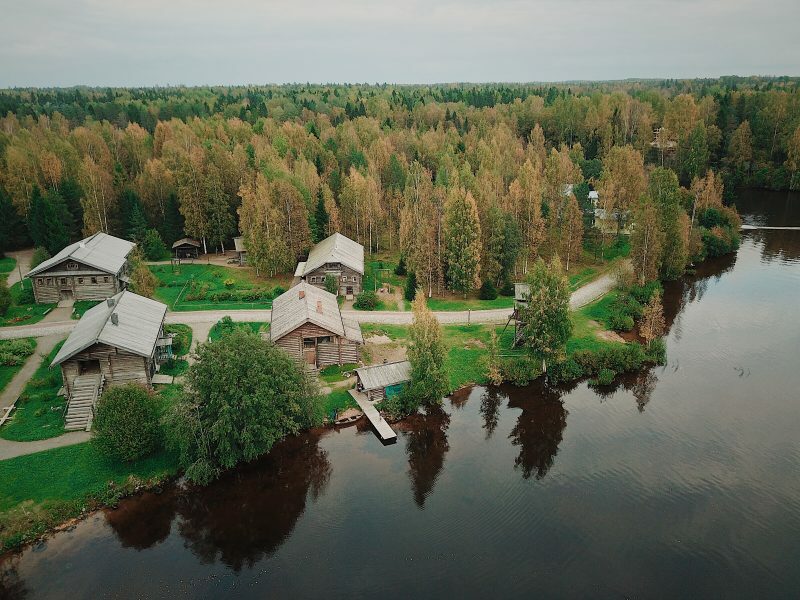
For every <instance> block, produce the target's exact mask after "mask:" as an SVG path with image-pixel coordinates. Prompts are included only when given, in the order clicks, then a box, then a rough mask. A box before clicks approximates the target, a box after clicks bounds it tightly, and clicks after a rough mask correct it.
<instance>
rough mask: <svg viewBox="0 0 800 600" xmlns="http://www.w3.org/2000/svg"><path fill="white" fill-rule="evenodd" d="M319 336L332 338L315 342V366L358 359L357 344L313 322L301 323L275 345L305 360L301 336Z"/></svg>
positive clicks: (290, 354) (341, 363)
mask: <svg viewBox="0 0 800 600" xmlns="http://www.w3.org/2000/svg"><path fill="white" fill-rule="evenodd" d="M320 337H331V338H332V340H331V341H330V342H318V343H317V367H319V368H322V367H327V366H328V365H343V364H345V363H356V362H358V361H359V358H360V348H359V344H357V343H355V342H351V341H350V340H348V339H346V338H344V337H340V336H337V335H335V334H333V333H331V332H330V331H328V330H327V329H323V328H322V327H319V326H318V325H314V324H313V323H305V324H304V325H301V326H300V327H298V328H297V329H295V330H294V331H292V332H290V333H288V334H286V335H285V336H283V337H282V338H281V339H279V340H278V341H277V342H275V345H276V346H278V347H279V348H283V349H284V350H285V351H286V352H287V353H288V354H289V356H291V357H292V358H294V359H295V360H296V361H298V362H305V359H304V356H303V338H320Z"/></svg>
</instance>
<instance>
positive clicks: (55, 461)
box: [0, 443, 177, 510]
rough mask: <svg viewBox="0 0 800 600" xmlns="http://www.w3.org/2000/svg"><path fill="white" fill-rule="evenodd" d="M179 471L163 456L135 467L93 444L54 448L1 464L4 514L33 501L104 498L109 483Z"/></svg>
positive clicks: (0, 505)
mask: <svg viewBox="0 0 800 600" xmlns="http://www.w3.org/2000/svg"><path fill="white" fill-rule="evenodd" d="M176 471H177V463H176V460H175V457H174V456H172V455H171V454H169V453H167V452H163V451H162V452H159V453H157V454H155V455H153V456H150V457H148V458H145V459H142V460H140V461H137V462H135V463H122V462H118V461H113V460H110V459H108V458H106V457H104V456H103V455H102V454H101V453H100V452H99V451H98V450H97V449H96V448H95V447H94V446H93V445H92V444H91V443H83V444H76V445H74V446H66V447H64V448H54V449H52V450H46V451H44V452H37V453H35V454H29V455H27V456H20V457H17V458H12V459H9V460H4V461H0V481H2V482H3V487H2V491H0V510H8V509H9V508H11V507H12V506H14V505H16V504H18V503H20V502H24V501H26V500H32V501H34V502H37V503H39V502H45V501H48V500H78V499H81V498H84V497H86V496H87V495H101V494H103V493H104V491H105V490H106V489H107V488H108V483H109V482H111V481H113V482H114V483H116V484H121V483H123V482H124V481H125V480H126V479H127V478H128V477H129V476H131V475H134V476H136V477H139V478H142V479H145V478H151V477H155V476H158V475H164V474H172V473H175V472H176Z"/></svg>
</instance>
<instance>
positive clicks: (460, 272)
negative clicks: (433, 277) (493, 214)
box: [444, 188, 481, 298]
mask: <svg viewBox="0 0 800 600" xmlns="http://www.w3.org/2000/svg"><path fill="white" fill-rule="evenodd" d="M444 210H445V230H446V241H447V265H448V268H447V280H448V284H449V286H450V289H452V290H453V291H456V292H459V293H461V294H463V295H464V297H465V298H466V296H467V294H468V293H469V292H470V291H472V290H474V289H475V288H476V287H478V286H479V285H480V283H481V281H480V264H481V224H480V220H479V218H478V207H477V206H476V205H475V199H474V198H473V197H472V194H471V193H470V192H467V193H466V194H465V193H464V190H463V189H458V188H454V189H452V190H451V191H450V193H449V195H448V197H447V202H446V203H445V209H444Z"/></svg>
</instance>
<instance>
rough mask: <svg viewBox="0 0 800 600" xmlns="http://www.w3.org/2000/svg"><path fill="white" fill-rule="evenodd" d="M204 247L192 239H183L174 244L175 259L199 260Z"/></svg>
mask: <svg viewBox="0 0 800 600" xmlns="http://www.w3.org/2000/svg"><path fill="white" fill-rule="evenodd" d="M201 247H202V245H201V244H200V242H198V241H197V240H193V239H192V238H181V239H179V240H178V241H177V242H175V243H174V244H172V254H173V256H174V257H175V258H197V257H198V256H200V248H201Z"/></svg>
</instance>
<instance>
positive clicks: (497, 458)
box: [0, 193, 800, 598]
mask: <svg viewBox="0 0 800 600" xmlns="http://www.w3.org/2000/svg"><path fill="white" fill-rule="evenodd" d="M739 209H740V211H741V212H742V213H743V214H744V216H745V221H746V222H748V223H762V224H769V225H800V198H798V197H794V198H792V200H791V201H787V200H786V196H785V194H780V195H767V194H764V193H759V194H751V195H749V196H747V197H743V198H742V199H741V200H740V202H739ZM799 305H800V232H783V231H769V232H757V231H756V232H750V233H746V234H745V235H744V238H743V243H742V247H741V249H740V250H739V252H738V253H737V254H736V255H735V256H730V257H726V258H724V259H721V260H718V261H714V262H709V263H706V264H704V265H702V266H701V267H700V269H699V270H698V273H697V275H696V276H694V277H691V278H687V279H686V280H684V281H681V282H678V283H675V284H672V285H670V286H668V288H667V291H666V294H665V306H666V309H667V311H668V313H669V315H668V317H669V321H670V331H669V337H668V351H669V364H668V365H667V366H666V367H664V368H657V369H652V370H649V371H646V372H643V373H639V374H637V375H634V376H630V377H627V378H625V379H624V380H623V381H622V382H620V383H619V384H618V385H617V386H616V387H615V388H613V389H608V390H605V391H604V392H603V393H598V392H596V391H594V390H592V389H590V388H589V387H588V386H587V385H586V384H585V383H582V384H579V385H577V386H575V387H574V388H573V389H563V390H553V389H544V388H542V387H541V386H534V387H531V388H528V389H516V388H503V389H500V390H492V389H485V388H475V389H472V390H467V391H463V392H461V393H459V394H457V395H456V396H455V397H454V398H452V399H451V400H448V401H447V402H446V404H445V406H444V409H443V410H442V411H440V412H437V413H435V414H431V415H428V416H425V417H419V418H417V419H415V420H412V421H409V422H408V423H405V424H404V425H403V426H402V432H401V434H400V439H399V441H398V443H397V444H396V445H394V446H389V447H383V446H381V444H380V443H379V442H378V440H377V439H376V438H375V437H374V435H373V434H372V433H371V432H370V431H369V430H366V429H359V428H356V427H351V428H349V429H342V430H340V431H332V430H325V431H319V432H313V433H310V434H308V435H304V436H301V437H298V438H295V439H291V440H288V441H287V442H285V443H283V444H281V445H280V446H279V447H278V448H276V449H275V450H274V451H273V452H272V454H271V455H270V456H269V457H267V458H265V459H264V460H262V461H260V462H258V463H256V464H252V465H248V466H247V467H246V468H243V469H240V470H238V471H237V472H236V473H233V474H231V475H229V476H227V477H225V478H224V479H223V480H222V481H220V482H218V483H217V484H215V485H213V486H211V487H210V488H208V489H205V490H202V491H195V492H186V491H178V490H175V489H168V490H166V491H165V492H164V493H163V494H161V495H153V494H146V495H144V496H143V497H139V498H135V499H132V500H129V501H126V502H124V503H123V504H122V505H121V507H120V508H119V509H117V510H114V511H109V512H107V513H101V514H98V515H96V516H94V517H93V518H91V519H89V520H88V521H86V522H84V523H82V524H80V525H79V526H78V527H77V528H76V529H75V530H74V531H72V532H68V533H62V534H59V535H57V536H55V537H53V538H52V539H50V540H49V541H48V542H47V543H46V544H45V545H44V547H42V548H38V549H29V550H26V551H25V552H23V553H22V554H19V555H13V556H11V557H10V558H8V559H6V561H5V563H3V564H2V565H0V571H2V572H3V575H2V577H3V579H0V588H3V587H5V590H6V595H7V596H10V597H13V598H21V597H26V596H27V597H32V598H39V597H49V598H64V597H67V596H69V597H74V598H89V597H104V596H113V597H133V596H144V597H151V596H155V597H164V596H174V597H184V596H194V597H205V598H207V597H213V596H217V595H222V594H224V593H230V592H233V593H235V594H236V595H237V597H238V596H242V597H253V598H263V597H287V598H288V597H292V598H295V597H308V596H312V595H320V594H323V593H324V594H325V595H327V596H334V597H342V596H345V595H356V596H366V595H381V596H383V597H431V596H442V595H443V594H448V595H452V596H466V597H476V596H504V597H508V596H516V597H522V596H525V597H530V596H534V595H537V596H543V597H580V598H585V597H599V598H622V597H642V598H676V597H711V598H723V597H724V598H731V597H742V598H753V597H758V598H767V597H771V598H788V597H797V596H798V595H799V594H800V319H798V316H797V311H798V308H800V306H799ZM2 595H3V594H2V593H0V596H2Z"/></svg>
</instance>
